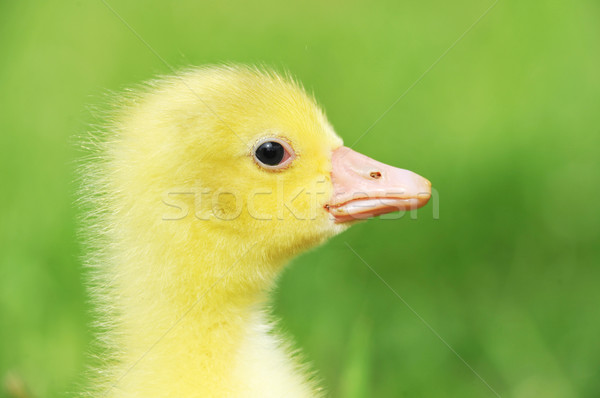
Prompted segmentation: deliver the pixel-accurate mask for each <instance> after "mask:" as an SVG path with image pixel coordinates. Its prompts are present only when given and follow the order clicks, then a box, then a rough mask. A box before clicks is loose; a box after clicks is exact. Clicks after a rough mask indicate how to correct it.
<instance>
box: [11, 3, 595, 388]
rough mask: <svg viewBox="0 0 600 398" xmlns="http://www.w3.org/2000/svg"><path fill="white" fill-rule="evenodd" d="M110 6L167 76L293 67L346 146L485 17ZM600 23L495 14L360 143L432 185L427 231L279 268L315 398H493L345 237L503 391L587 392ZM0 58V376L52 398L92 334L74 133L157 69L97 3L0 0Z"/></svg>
mask: <svg viewBox="0 0 600 398" xmlns="http://www.w3.org/2000/svg"><path fill="white" fill-rule="evenodd" d="M110 4H111V5H112V6H113V7H114V8H115V9H116V10H117V11H118V12H119V14H120V15H121V16H122V17H123V18H124V19H125V20H126V21H127V22H128V23H130V24H131V25H132V26H133V27H134V28H135V29H136V30H137V31H138V32H139V34H140V35H141V36H142V37H143V38H144V39H145V40H146V41H147V42H148V43H150V44H151V45H152V47H153V48H154V49H155V50H156V51H157V52H158V53H159V54H160V55H161V56H162V57H163V58H164V59H165V60H167V61H168V62H169V63H170V64H172V65H174V66H175V67H183V66H187V65H189V64H194V65H200V64H205V63H216V62H223V61H234V62H244V63H265V64H268V65H271V66H274V67H276V68H279V69H288V70H290V71H291V72H292V73H293V74H295V75H296V76H297V77H298V78H299V79H300V80H301V81H303V82H304V84H305V85H306V87H307V88H309V90H311V91H314V92H315V94H316V96H317V98H318V100H319V101H320V103H321V104H322V105H323V106H324V107H325V109H326V111H327V113H328V116H329V118H330V120H331V121H332V123H333V124H334V126H335V127H336V130H337V131H338V133H339V134H340V135H341V136H342V137H343V138H344V139H345V141H346V144H347V145H351V144H353V143H354V142H355V141H356V140H357V139H358V138H359V137H360V136H361V135H362V134H363V133H364V132H365V130H366V129H367V128H369V126H371V124H372V123H373V122H374V121H375V120H376V119H377V118H378V117H379V116H380V115H381V114H382V113H383V111H384V110H385V109H387V107H388V106H389V105H390V104H391V103H393V102H394V101H395V100H396V99H397V98H398V97H399V96H400V94H402V93H403V92H404V91H405V90H406V89H407V88H408V87H410V86H411V85H412V84H413V83H414V82H415V81H416V80H417V78H419V76H420V75H421V74H422V73H423V72H424V71H425V70H427V68H428V67H429V66H430V65H432V63H433V62H434V61H435V60H436V59H437V58H438V57H439V56H440V55H441V54H442V53H443V52H444V51H445V50H446V49H447V48H448V47H449V46H450V45H451V44H452V43H453V42H454V41H455V40H456V39H457V38H458V37H459V36H460V35H461V34H462V33H463V32H464V31H465V30H466V29H467V28H468V27H469V26H470V25H471V24H472V23H473V22H474V21H475V20H476V19H477V18H478V17H479V16H480V15H481V14H482V13H483V12H484V11H485V10H486V9H487V8H488V7H489V6H490V5H491V4H492V2H487V1H474V0H460V1H457V2H443V1H439V0H425V1H424V2H419V3H416V2H410V3H409V2H393V1H388V2H381V1H375V2H361V3H358V2H357V3H346V2H341V1H332V2H326V3H325V2H317V1H314V0H310V1H307V2H303V3H297V4H288V3H284V2H276V1H266V0H261V1H257V2H252V3H242V2H231V1H222V2H203V3H200V2H193V1H187V0H186V1H178V2H172V3H171V2H158V1H151V2H145V3H143V5H142V3H134V2H131V1H117V0H114V1H111V2H110ZM599 21H600V3H598V2H597V1H591V0H589V1H579V2H569V3H560V2H543V1H539V0H536V1H530V2H518V3H517V2H504V1H500V2H498V4H497V5H496V7H494V8H493V9H492V11H491V12H490V13H489V15H487V16H486V17H485V18H484V19H483V20H482V21H481V22H480V23H479V24H478V25H476V26H475V27H474V28H473V29H472V31H471V32H469V33H468V34H467V35H466V36H465V37H464V38H463V39H462V40H461V41H460V42H459V43H458V44H457V45H456V47H455V48H453V49H452V51H450V52H449V53H448V54H447V55H446V56H445V57H444V58H443V59H442V60H441V61H440V62H439V64H437V65H436V66H435V67H434V68H433V69H432V70H431V72H430V73H428V74H427V75H426V76H425V77H424V78H423V79H422V80H421V81H420V82H419V83H418V84H417V85H416V86H415V87H414V88H413V89H412V90H411V91H410V92H409V93H408V94H407V95H406V97H404V98H403V99H402V100H401V101H400V102H399V103H398V104H397V105H396V106H395V107H394V108H393V110H391V111H390V112H389V113H388V114H387V115H386V116H385V117H384V118H383V119H382V120H381V121H380V122H379V123H377V124H376V126H375V127H374V128H373V129H372V131H370V132H369V133H368V134H367V135H366V136H365V137H364V138H363V139H361V140H360V141H359V142H358V144H357V145H356V148H355V149H357V150H359V151H361V152H363V153H366V154H368V155H369V156H372V157H374V158H376V159H378V160H381V161H383V162H386V163H391V164H394V165H396V166H400V167H404V168H408V169H411V170H414V171H416V172H418V173H420V174H421V175H424V176H426V177H427V178H429V179H430V180H431V181H432V182H433V184H434V187H435V188H436V189H437V191H438V192H439V209H440V214H439V219H434V217H433V206H429V207H427V208H424V209H423V211H419V213H418V219H417V220H411V219H410V218H409V217H408V216H405V217H403V218H401V219H399V220H371V221H368V222H366V223H363V224H360V225H357V226H355V227H353V228H352V229H351V230H350V231H348V232H347V233H345V234H343V235H342V236H339V237H337V238H335V239H333V241H331V242H329V243H328V244H327V245H325V246H324V247H321V248H319V249H317V250H314V251H312V252H310V253H307V254H305V255H303V256H301V257H300V258H298V259H297V260H295V261H294V262H293V264H292V266H291V267H290V268H289V269H288V270H287V271H286V272H285V274H284V276H283V278H282V280H281V284H280V287H279V289H278V291H277V293H276V295H275V298H274V312H275V313H276V314H277V315H278V316H280V317H281V318H282V319H283V321H282V328H283V329H284V330H286V331H287V332H288V333H289V334H291V335H292V336H294V339H295V340H296V341H297V343H298V346H300V347H302V348H303V351H304V353H305V355H306V357H307V358H308V359H309V360H310V361H311V363H312V364H313V365H314V368H315V369H318V370H319V373H320V375H321V376H322V378H323V385H324V386H325V387H326V388H327V389H328V390H329V391H331V393H332V396H339V397H438V396H439V397H475V396H477V397H486V396H489V397H492V396H494V395H493V393H492V392H491V391H490V390H489V389H488V388H487V387H486V386H485V384H484V383H483V382H482V381H481V380H479V379H478V378H477V376H476V375H474V373H473V372H471V371H470V370H469V369H468V368H467V367H466V366H465V364H464V363H462V362H461V360H460V359H459V358H457V356H456V355H454V354H453V353H452V351H451V350H450V349H448V347H446V346H445V345H444V343H443V342H442V341H440V340H439V339H438V338H437V337H436V336H435V335H434V334H433V333H432V332H431V331H430V330H429V329H428V328H427V326H426V325H425V324H424V323H423V322H422V321H421V320H419V318H418V317H416V316H415V315H414V314H413V313H412V312H411V311H410V309H409V308H407V306H405V305H404V304H403V303H402V302H401V301H400V300H399V299H398V298H397V297H395V296H394V294H393V293H392V292H391V291H390V290H389V289H387V288H386V287H385V285H383V284H382V283H381V282H380V281H379V280H378V279H377V277H376V276H375V275H374V274H373V273H372V272H371V271H370V270H369V269H368V268H367V267H366V266H365V265H364V264H363V263H362V262H361V260H360V259H358V258H357V257H356V256H355V255H354V254H353V253H352V252H351V251H350V250H348V248H347V247H346V245H345V242H348V243H349V244H350V245H351V246H352V247H353V248H354V249H355V250H356V251H357V252H358V253H359V254H360V255H361V256H362V257H363V258H364V259H365V260H366V261H367V262H368V263H369V265H370V266H372V267H373V268H374V269H375V270H377V272H378V273H380V275H381V276H382V277H383V278H384V279H385V280H386V281H387V282H388V283H389V284H390V285H391V286H393V288H394V289H395V290H396V291H397V292H398V293H399V294H400V296H402V298H403V299H405V300H406V302H408V303H409V304H410V305H411V306H412V307H413V308H414V309H415V311H416V312H417V313H418V314H419V315H420V316H422V317H423V319H425V320H426V321H427V322H429V324H430V325H431V326H432V327H433V328H434V329H435V330H436V331H437V332H438V333H439V334H440V335H441V336H442V337H443V338H444V339H445V341H447V342H448V344H449V345H450V346H452V347H453V348H454V349H455V350H456V351H457V352H458V353H459V354H460V355H461V356H462V357H463V358H464V360H465V361H466V362H467V363H468V364H469V365H471V366H472V367H473V368H474V369H475V370H476V371H477V372H478V373H479V374H480V375H481V377H482V378H483V379H485V380H486V381H487V382H488V383H489V384H490V385H491V386H492V387H493V388H494V389H495V390H496V391H497V392H498V393H499V394H500V395H501V396H503V397H541V396H543V397H597V396H600V344H599V343H598V336H600V312H599V309H598V304H599V303H600V289H598V286H599V284H600V267H599V265H600V245H598V242H599V241H600V211H599V208H598V203H597V202H598V197H599V196H600V195H599V193H600V192H599V191H600V184H599V183H600V181H599V179H600V178H599V171H600V167H599V166H600V164H599V163H600V156H599V155H600V150H599V144H600V112H599V109H600V73H599V71H600V22H599ZM0 51H1V53H2V58H3V62H1V63H0V90H1V92H2V94H1V95H0V109H1V111H0V113H1V115H2V117H1V118H0V131H1V132H0V148H1V156H0V170H1V183H2V188H1V189H2V190H1V192H2V195H0V209H2V222H1V223H0V241H1V242H2V250H1V251H0V378H5V377H13V378H14V377H17V378H20V379H22V380H23V382H24V383H25V384H26V385H27V388H28V389H29V390H31V393H32V395H33V396H35V397H60V396H65V395H66V392H68V391H74V390H77V384H79V383H84V382H85V381H84V380H83V377H82V376H81V375H82V371H83V369H84V364H85V361H86V360H85V352H86V350H87V349H88V344H89V342H90V339H91V333H90V331H89V330H88V326H87V325H88V323H89V322H90V315H89V309H90V308H89V304H88V303H87V301H86V300H87V296H86V293H85V289H84V288H83V287H82V281H83V278H84V277H83V272H82V267H81V264H80V259H79V256H80V255H81V246H80V243H79V242H78V240H77V237H76V225H77V223H76V217H77V210H76V208H75V206H74V205H73V201H74V194H73V192H74V189H75V185H74V183H73V180H74V171H73V163H74V160H75V159H76V157H77V156H78V153H77V151H76V148H74V147H73V145H72V139H71V137H73V136H74V135H76V134H78V133H80V132H82V131H84V130H85V129H86V125H87V124H89V123H91V122H94V119H93V117H92V116H90V115H89V113H88V112H87V110H86V107H87V106H97V105H102V103H103V99H102V97H103V93H104V91H105V90H106V89H111V90H119V89H121V88H123V87H127V86H131V85H132V84H134V83H137V82H140V81H143V80H146V79H148V78H151V77H153V76H154V75H156V74H165V73H169V70H168V68H166V67H165V65H164V64H163V63H162V62H161V61H160V60H159V59H157V58H156V57H155V56H154V55H153V54H152V52H151V51H149V50H148V49H147V48H146V47H144V45H143V44H142V43H141V42H140V41H139V40H138V39H137V38H136V37H135V36H134V35H133V34H132V33H131V32H130V31H129V30H128V29H127V28H126V27H125V26H124V25H123V23H122V22H121V21H119V20H118V19H117V18H116V17H115V15H113V14H112V13H111V12H110V11H109V10H108V9H107V8H106V7H105V6H104V5H103V4H102V3H101V2H100V1H75V0H73V1H52V2H32V1H21V2H0ZM7 375H12V376H7ZM0 390H2V389H0ZM0 394H4V396H8V395H7V394H8V393H7V392H6V391H4V390H2V392H0Z"/></svg>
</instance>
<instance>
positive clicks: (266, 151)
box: [252, 137, 296, 171]
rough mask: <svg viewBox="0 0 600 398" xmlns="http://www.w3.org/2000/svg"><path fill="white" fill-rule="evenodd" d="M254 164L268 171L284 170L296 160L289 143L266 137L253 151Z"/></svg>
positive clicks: (280, 139) (278, 138)
mask: <svg viewBox="0 0 600 398" xmlns="http://www.w3.org/2000/svg"><path fill="white" fill-rule="evenodd" d="M252 157H253V158H254V162H255V163H256V164H257V165H259V166H260V167H262V168H263V169H266V170H274V171H277V170H283V169H285V168H287V167H288V166H289V165H290V164H291V163H292V161H293V160H294V159H295V158H296V153H295V152H294V149H293V148H292V146H291V145H290V143H289V142H287V141H286V140H284V139H282V138H280V137H266V138H263V139H261V140H260V141H258V142H257V143H256V144H255V145H254V148H253V149H252Z"/></svg>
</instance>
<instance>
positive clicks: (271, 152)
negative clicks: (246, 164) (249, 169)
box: [256, 141, 285, 166]
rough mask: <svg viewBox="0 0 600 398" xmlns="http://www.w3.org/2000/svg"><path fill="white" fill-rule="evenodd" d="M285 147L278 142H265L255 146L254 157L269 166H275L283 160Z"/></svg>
mask: <svg viewBox="0 0 600 398" xmlns="http://www.w3.org/2000/svg"><path fill="white" fill-rule="evenodd" d="M284 155H285V149H284V148H283V145H281V144H280V143H278V142H273V141H269V142H265V143H264V144H262V145H261V146H259V147H258V148H256V158H257V159H258V160H259V161H260V162H261V163H264V164H266V165H269V166H277V165H278V164H279V163H281V161H282V160H283V156H284Z"/></svg>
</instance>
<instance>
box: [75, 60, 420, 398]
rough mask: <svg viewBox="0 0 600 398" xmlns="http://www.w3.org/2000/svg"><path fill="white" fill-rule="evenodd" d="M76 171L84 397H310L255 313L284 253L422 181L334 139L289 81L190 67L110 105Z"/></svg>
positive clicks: (416, 191)
mask: <svg viewBox="0 0 600 398" xmlns="http://www.w3.org/2000/svg"><path fill="white" fill-rule="evenodd" d="M118 105H119V106H118V110H117V111H116V112H115V113H114V115H112V116H111V120H112V122H111V124H110V126H108V128H107V129H106V130H107V133H106V136H105V137H102V138H96V139H94V140H92V141H91V142H92V143H93V145H94V146H95V148H96V151H95V160H94V161H93V162H91V163H90V165H88V166H87V169H85V170H84V188H83V189H84V199H86V200H87V201H88V202H89V203H90V204H91V205H92V206H93V208H94V209H95V210H94V211H92V212H91V213H90V219H89V222H88V223H89V224H90V234H89V235H90V243H91V245H92V246H93V248H94V250H93V251H92V253H93V254H92V255H91V258H90V261H89V262H90V265H91V267H92V269H93V271H92V273H93V275H94V276H93V284H92V285H93V295H94V297H95V299H96V301H97V306H98V308H99V309H100V311H101V313H102V316H101V321H100V324H101V326H102V327H103V329H104V332H103V333H102V334H101V336H100V339H101V340H102V342H103V343H104V345H105V347H106V349H107V351H106V353H105V354H103V355H102V356H103V358H102V359H103V363H102V365H101V366H100V367H99V368H98V369H97V370H96V371H95V388H94V390H93V391H92V392H90V393H89V395H91V396H95V397H119V398H125V397H140V398H153V397H160V398H164V397H178V398H179V397H185V398H192V397H202V398H205V397H260V398H266V397H277V398H281V397H287V398H294V397H317V396H321V395H322V392H321V390H320V388H319V387H318V386H316V385H315V384H313V383H311V382H309V381H308V380H309V377H307V375H306V374H305V373H306V372H305V371H304V370H303V369H302V367H301V366H300V365H299V364H297V363H295V362H294V360H292V359H290V355H288V354H289V352H288V350H286V348H285V344H283V343H282V341H281V340H280V339H279V338H277V337H276V336H274V335H273V333H272V331H271V327H270V324H269V322H268V320H267V316H266V315H265V308H266V303H267V296H268V292H269V290H270V289H272V287H273V285H274V283H275V281H276V278H277V275H278V274H279V272H280V271H281V270H282V268H283V266H284V265H285V264H286V262H288V261H289V260H290V259H291V258H292V257H294V256H296V255H297V254H299V253H301V252H303V251H305V250H307V249H309V248H311V247H314V246H315V245H318V244H320V243H322V242H324V241H325V240H326V239H327V238H329V237H331V236H333V235H335V234H337V233H340V232H342V231H343V230H344V229H346V228H347V227H348V226H349V225H351V224H352V221H354V220H357V219H363V218H367V217H372V216H376V215H379V214H384V213H387V212H390V211H397V210H402V209H410V208H416V207H419V206H422V205H424V204H425V203H426V202H427V200H428V199H429V195H430V184H429V182H428V181H427V180H425V179H423V178H421V177H419V176H417V175H416V174H414V173H411V172H409V171H405V170H400V169H396V168H393V167H390V166H387V165H384V164H382V163H379V162H376V161H374V160H372V159H370V158H368V157H366V156H363V155H360V154H358V153H356V152H354V151H352V150H351V149H349V148H347V147H344V146H343V144H342V140H341V139H340V138H339V137H338V136H337V135H336V134H335V132H334V130H333V128H332V127H331V125H330V124H329V123H328V121H327V119H326V117H325V115H324V114H323V112H322V111H321V110H320V109H319V108H318V107H317V105H316V104H315V102H314V100H313V99H312V98H311V97H309V96H308V95H307V94H306V93H305V92H304V90H303V89H302V88H301V87H300V86H299V84H297V83H295V82H294V81H292V80H290V79H288V78H283V77H281V76H279V75H277V74H276V73H274V72H269V71H262V70H259V69H256V68H250V67H242V66H223V67H206V68H198V69H192V70H188V71H186V72H183V73H181V74H179V75H177V76H173V77H167V78H164V79H161V80H159V81H156V82H153V83H151V84H149V85H148V86H147V87H145V88H144V89H142V90H140V91H139V92H137V93H136V94H133V95H130V96H128V97H127V98H125V99H122V100H121V101H120V103H119V104H118Z"/></svg>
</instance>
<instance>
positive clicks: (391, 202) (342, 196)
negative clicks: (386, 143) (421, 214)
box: [325, 146, 431, 223]
mask: <svg viewBox="0 0 600 398" xmlns="http://www.w3.org/2000/svg"><path fill="white" fill-rule="evenodd" d="M331 182H332V184H333V195H332V197H331V198H330V200H329V203H328V204H327V205H325V208H326V209H327V211H329V213H330V214H331V215H332V216H333V217H334V219H335V222H338V223H341V222H346V221H352V220H357V219H358V220H361V219H366V218H370V217H375V216H379V215H381V214H387V213H390V212H393V211H401V210H412V209H417V208H419V207H421V206H424V205H425V204H427V202H428V201H429V198H430V197H431V183H430V182H429V181H428V180H427V179H425V178H423V177H421V176H419V175H418V174H415V173H413V172H412V171H408V170H403V169H398V168H396V167H392V166H388V165H387V164H383V163H380V162H378V161H376V160H373V159H371V158H369V157H367V156H365V155H362V154H360V153H358V152H355V151H353V150H352V149H350V148H348V147H345V146H342V147H340V148H338V149H336V150H334V151H333V155H332V169H331Z"/></svg>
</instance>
